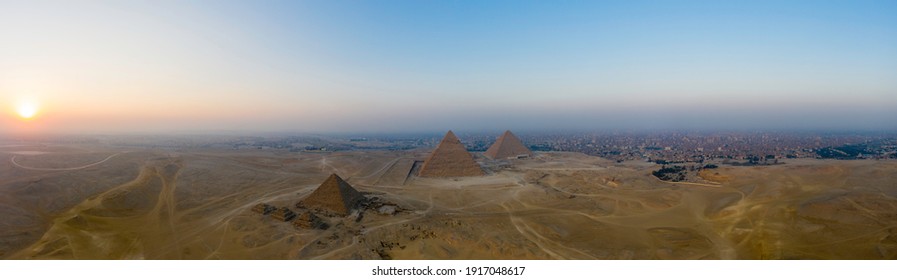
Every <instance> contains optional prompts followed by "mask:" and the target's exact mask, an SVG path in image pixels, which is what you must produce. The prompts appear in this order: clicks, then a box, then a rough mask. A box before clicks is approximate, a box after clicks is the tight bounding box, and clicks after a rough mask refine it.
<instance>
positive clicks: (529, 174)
mask: <svg viewBox="0 0 897 280" xmlns="http://www.w3.org/2000/svg"><path fill="white" fill-rule="evenodd" d="M428 152H429V151H406V152H392V151H380V152H377V151H374V152H371V151H365V152H338V153H287V152H276V151H263V150H258V151H230V150H190V151H184V150H176V151H169V150H142V149H132V150H125V149H109V148H82V147H57V146H34V147H30V146H22V147H19V146H10V147H2V148H0V159H2V161H0V258H3V259H381V258H393V259H895V258H897V198H895V197H897V162H895V161H873V160H857V161H832V160H788V161H786V164H783V165H775V166H762V167H760V166H756V167H743V166H742V167H734V166H721V167H720V168H718V169H714V170H713V171H712V172H707V171H705V173H702V177H703V178H704V180H705V182H697V183H695V182H693V183H670V182H663V181H659V180H658V179H656V178H655V177H653V176H652V175H651V171H653V170H656V169H657V168H658V166H657V165H655V164H653V163H646V162H622V163H616V162H613V161H609V160H605V159H602V158H597V157H590V156H585V155H582V154H575V153H553V152H552V153H537V154H536V156H535V157H533V158H530V159H519V160H518V159H515V160H503V161H493V160H489V159H486V158H485V157H483V156H482V154H481V153H480V154H475V159H476V161H478V162H479V163H480V164H481V165H482V166H484V170H485V172H486V173H487V175H485V176H479V177H468V178H452V179H444V178H421V177H416V176H409V175H408V174H409V173H410V171H411V169H412V168H413V167H414V166H415V161H420V160H423V159H424V158H426V156H427V154H428ZM331 173H336V174H339V175H340V176H341V177H343V178H344V179H345V180H346V181H347V182H348V183H350V184H351V185H352V186H353V187H354V188H355V189H357V190H359V191H361V192H363V193H364V195H365V196H366V197H368V198H369V199H376V200H377V201H380V202H383V203H387V204H391V205H395V209H396V211H395V212H394V213H392V211H386V212H383V211H378V210H377V209H367V210H365V211H363V212H358V211H356V213H354V214H352V215H350V216H348V217H338V216H322V217H321V218H322V219H323V220H324V221H325V222H326V223H327V224H329V225H330V226H329V227H328V228H327V229H324V230H321V229H297V228H295V227H293V225H292V224H290V223H286V222H280V221H277V220H275V219H272V218H271V217H270V216H263V215H260V214H257V213H254V212H252V211H250V209H251V208H252V207H253V206H255V205H256V204H259V203H269V204H271V205H274V206H277V207H290V208H295V206H294V205H295V204H296V202H298V201H300V200H301V199H303V198H304V197H305V196H307V195H309V194H310V193H311V192H312V191H313V190H314V189H315V188H316V187H317V186H318V185H319V184H320V183H321V182H322V181H323V180H324V179H326V178H327V177H328V176H329V175H330V174H331Z"/></svg>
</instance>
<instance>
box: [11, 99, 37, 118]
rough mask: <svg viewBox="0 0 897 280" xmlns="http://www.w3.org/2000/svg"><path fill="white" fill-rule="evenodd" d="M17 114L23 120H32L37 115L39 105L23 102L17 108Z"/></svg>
mask: <svg viewBox="0 0 897 280" xmlns="http://www.w3.org/2000/svg"><path fill="white" fill-rule="evenodd" d="M16 113H18V114H19V116H20V117H22V118H23V119H30V118H33V117H34V116H35V115H37V104H34V103H32V102H22V103H19V106H18V107H17V108H16Z"/></svg>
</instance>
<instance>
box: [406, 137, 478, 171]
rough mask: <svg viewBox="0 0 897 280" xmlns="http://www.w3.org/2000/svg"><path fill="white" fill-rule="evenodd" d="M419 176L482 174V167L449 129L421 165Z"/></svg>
mask: <svg viewBox="0 0 897 280" xmlns="http://www.w3.org/2000/svg"><path fill="white" fill-rule="evenodd" d="M418 175H419V176H421V177H467V176H482V175H485V173H483V169H482V168H480V165H479V164H477V162H476V161H474V160H473V156H471V155H470V153H468V152H467V149H466V148H464V145H462V144H461V140H458V137H457V136H455V134H454V133H452V131H451V130H449V132H448V133H446V134H445V137H444V138H442V142H440V143H439V146H436V150H433V153H431V154H430V157H428V158H427V160H426V161H424V164H423V165H421V168H420V173H419V174H418Z"/></svg>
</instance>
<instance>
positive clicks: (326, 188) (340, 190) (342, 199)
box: [301, 174, 364, 216]
mask: <svg viewBox="0 0 897 280" xmlns="http://www.w3.org/2000/svg"><path fill="white" fill-rule="evenodd" d="M363 200H364V196H363V195H361V193H360V192H358V191H357V190H355V188H352V186H351V185H349V183H346V181H343V179H342V178H340V177H339V176H337V175H336V174H331V175H330V177H329V178H327V180H325V181H324V183H321V186H319V187H318V188H317V189H316V190H315V191H314V192H312V193H311V194H310V195H308V197H306V198H305V200H303V201H302V203H301V204H302V205H303V206H305V207H308V208H313V209H318V210H324V211H329V212H333V213H336V214H339V215H343V216H345V215H349V212H351V211H352V209H353V208H355V207H356V206H358V204H359V203H361V202H362V201H363Z"/></svg>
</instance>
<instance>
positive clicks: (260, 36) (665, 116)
mask: <svg viewBox="0 0 897 280" xmlns="http://www.w3.org/2000/svg"><path fill="white" fill-rule="evenodd" d="M25 103H29V104H31V105H30V106H32V107H35V108H37V113H36V115H35V116H34V117H32V118H30V119H25V118H24V117H22V116H20V114H19V113H18V111H20V110H21V109H22V107H23V106H26V105H22V104H25ZM0 113H2V114H0V132H14V133H15V132H23V131H25V132H53V133H115V132H128V133H132V132H183V131H214V130H233V131H298V132H353V131H355V132H374V131H377V132H416V131H422V132H423V131H427V132H429V131H445V130H447V129H455V130H461V131H464V130H470V131H472V130H503V129H506V128H509V129H518V130H538V129H607V128H611V129H615V128H631V129H662V128H689V129H692V128H705V129H717V128H725V129H764V128H767V129H863V130H868V129H886V130H894V129H897V1H893V0H887V1H51V2H43V1H0Z"/></svg>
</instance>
